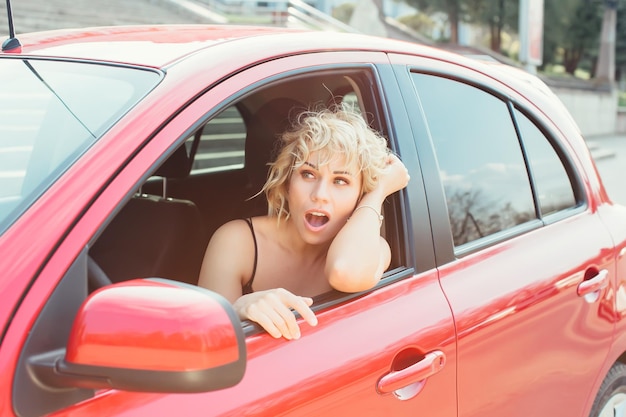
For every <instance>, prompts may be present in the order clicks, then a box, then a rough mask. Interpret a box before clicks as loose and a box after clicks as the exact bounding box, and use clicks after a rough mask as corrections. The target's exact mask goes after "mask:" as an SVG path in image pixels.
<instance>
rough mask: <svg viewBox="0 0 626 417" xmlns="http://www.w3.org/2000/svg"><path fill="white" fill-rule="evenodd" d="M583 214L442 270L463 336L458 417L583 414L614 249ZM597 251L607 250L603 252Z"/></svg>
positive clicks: (603, 334)
mask: <svg viewBox="0 0 626 417" xmlns="http://www.w3.org/2000/svg"><path fill="white" fill-rule="evenodd" d="M604 230H605V229H604V227H603V225H602V224H601V223H600V222H599V221H598V219H597V217H596V216H594V215H589V214H588V213H585V214H583V215H580V216H577V217H575V218H572V219H568V220H565V221H562V222H560V223H558V224H553V225H550V226H547V227H544V228H541V229H539V230H536V231H533V232H531V233H528V234H526V235H524V236H520V237H518V238H516V239H514V240H512V241H509V242H506V243H502V244H500V245H497V246H494V247H492V248H489V249H485V250H483V251H481V252H479V253H476V254H474V255H470V256H467V257H465V258H463V259H461V260H459V261H457V262H454V263H452V264H449V265H446V266H444V267H442V268H441V283H442V287H443V289H444V291H445V292H446V295H447V296H448V299H449V300H450V304H451V306H452V308H453V311H454V315H455V317H456V322H457V329H458V332H459V344H458V349H459V350H458V360H459V367H458V371H459V374H458V378H459V410H460V413H459V415H460V416H495V415H507V416H529V415H538V416H539V415H546V416H548V415H581V410H584V408H585V405H586V402H587V400H588V396H589V395H590V394H591V393H592V387H593V384H594V382H595V378H596V377H597V376H598V371H599V369H600V368H601V366H602V364H603V362H604V358H605V355H606V353H607V351H608V346H609V342H610V339H611V333H612V330H613V324H612V323H611V321H612V320H611V318H610V317H606V316H604V315H603V311H606V310H611V307H610V306H611V305H612V304H613V296H612V291H611V290H610V289H609V288H608V287H605V288H604V289H599V290H598V298H597V299H594V298H590V299H588V298H585V296H584V295H579V294H578V288H579V287H580V286H581V284H583V283H584V282H585V281H584V280H585V279H586V278H587V279H588V278H592V277H593V276H597V275H598V274H604V273H606V271H608V270H610V271H611V272H610V274H612V273H613V272H612V270H611V269H610V268H611V259H610V258H609V256H610V253H611V251H610V249H609V248H610V245H611V241H610V240H609V239H608V237H607V236H606V235H605V233H604ZM598 248H605V249H604V250H598Z"/></svg>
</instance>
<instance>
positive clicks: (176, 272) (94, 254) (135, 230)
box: [90, 146, 207, 285]
mask: <svg viewBox="0 0 626 417" xmlns="http://www.w3.org/2000/svg"><path fill="white" fill-rule="evenodd" d="M190 170H191V160H190V158H189V156H188V155H187V151H186V148H185V146H181V147H179V148H178V149H177V150H176V152H175V153H174V154H172V155H171V156H170V157H169V158H168V159H167V160H166V161H165V163H164V164H163V165H162V166H161V167H160V168H159V169H158V170H157V171H156V172H155V176H159V177H162V178H163V195H161V196H158V195H150V194H143V193H137V194H135V195H134V196H133V197H132V198H131V199H130V200H129V201H128V203H127V204H126V205H125V206H124V207H123V208H122V210H121V211H120V212H119V213H118V215H117V216H116V217H115V218H114V219H113V220H112V221H111V223H110V224H109V225H108V226H107V228H106V229H105V230H104V232H103V233H102V235H101V236H100V237H99V238H98V240H97V241H96V243H95V244H94V245H93V247H92V248H91V250H90V256H91V258H92V259H93V261H94V262H95V263H96V264H97V266H99V267H100V269H101V270H102V271H104V273H105V274H106V276H107V277H108V278H109V279H110V280H111V282H120V281H125V280H129V279H133V278H148V277H160V278H169V279H174V280H178V281H182V282H187V283H191V284H196V283H197V280H198V275H199V272H200V266H201V263H202V258H203V256H204V251H205V249H206V244H207V236H206V230H205V228H204V224H203V220H202V216H201V214H200V210H199V209H198V207H197V206H196V205H195V204H194V203H193V202H192V201H189V200H181V199H174V198H170V197H168V196H167V180H168V179H172V178H184V177H186V176H187V175H189V172H190ZM100 285H101V284H100Z"/></svg>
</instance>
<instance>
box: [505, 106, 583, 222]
mask: <svg viewBox="0 0 626 417" xmlns="http://www.w3.org/2000/svg"><path fill="white" fill-rule="evenodd" d="M515 118H516V120H517V123H518V126H519V129H520V133H521V136H522V141H523V143H524V149H525V150H526V155H527V158H528V161H529V165H530V169H531V173H532V176H533V182H534V184H535V191H536V193H537V199H538V201H539V207H540V210H541V215H543V216H545V215H547V214H550V213H554V212H557V211H560V210H563V209H566V208H570V207H574V206H575V205H576V198H575V196H574V191H573V189H572V184H571V182H570V178H569V176H568V175H567V171H566V169H565V167H564V166H563V163H562V162H561V159H560V158H559V155H558V154H557V153H556V152H555V150H554V148H553V147H552V145H551V144H550V142H549V141H548V139H547V138H546V137H545V136H544V134H543V133H542V132H541V130H539V129H538V128H537V126H535V125H534V124H533V123H532V122H531V121H530V120H529V119H528V118H527V117H526V116H525V115H524V114H522V113H521V112H520V111H518V110H515Z"/></svg>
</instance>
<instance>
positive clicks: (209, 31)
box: [0, 24, 453, 68]
mask: <svg viewBox="0 0 626 417" xmlns="http://www.w3.org/2000/svg"><path fill="white" fill-rule="evenodd" d="M268 37H271V38H268ZM338 37H340V38H341V39H342V41H341V42H338V41H337V39H338ZM17 38H18V39H19V41H20V43H21V45H22V46H21V48H19V49H15V50H10V51H5V52H1V53H0V56H2V55H16V56H20V57H25V56H29V57H33V56H38V57H49V58H71V59H81V60H95V61H109V62H116V63H125V64H131V65H141V66H148V67H153V68H163V67H165V66H167V65H171V64H172V63H174V62H176V61H178V60H180V59H183V58H184V57H186V56H188V55H190V54H194V53H196V52H198V51H200V50H202V49H207V48H211V47H212V46H215V45H218V44H223V43H226V42H233V43H234V44H233V49H232V51H233V53H235V51H236V45H235V44H237V43H240V44H241V43H242V41H245V43H246V44H247V45H249V43H250V42H255V43H258V48H259V49H260V50H262V51H263V52H264V53H265V54H266V55H267V56H273V55H276V56H278V55H285V54H290V53H294V52H296V51H297V52H306V51H314V50H339V49H346V50H349V49H351V50H370V51H371V50H379V51H393V50H396V51H403V50H407V49H411V48H417V49H418V50H419V49H422V48H423V51H422V53H423V54H425V55H429V56H432V55H433V53H434V54H435V55H436V54H437V53H443V54H444V55H446V54H449V55H453V54H450V53H447V52H445V51H438V50H436V49H433V48H430V47H428V46H424V45H418V44H413V43H409V42H404V41H397V40H390V39H384V38H375V37H371V36H368V35H358V34H347V33H336V32H320V31H311V30H301V29H290V28H282V27H272V26H267V27H263V26H260V27H255V26H237V25H172V24H168V25H135V26H106V27H91V28H80V29H59V30H52V31H42V32H33V33H27V34H18V35H17ZM394 45H396V46H394ZM427 50H429V51H430V52H426V51H427Z"/></svg>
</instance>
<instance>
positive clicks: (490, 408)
mask: <svg viewBox="0 0 626 417" xmlns="http://www.w3.org/2000/svg"><path fill="white" fill-rule="evenodd" d="M392 61H394V62H395V63H398V64H399V65H398V66H397V74H398V76H399V78H400V79H401V80H402V81H401V82H403V83H404V85H405V87H406V88H404V89H403V91H407V92H409V91H410V93H407V94H406V97H408V100H410V101H411V102H413V106H411V111H412V112H413V114H414V115H415V118H414V119H413V121H414V123H415V124H416V125H421V126H422V127H424V129H427V130H426V132H425V133H426V134H425V135H424V136H423V137H421V138H416V140H417V141H418V142H427V143H424V144H423V148H422V149H423V150H424V152H423V153H421V154H420V156H421V157H423V158H426V159H428V158H431V157H432V158H433V161H432V166H434V167H435V170H433V171H432V172H429V173H428V174H427V175H426V176H425V182H426V183H427V184H428V183H430V184H433V186H432V187H431V188H427V190H428V195H429V201H431V202H435V203H438V204H439V205H438V206H437V209H440V208H443V210H441V211H440V213H442V218H439V219H438V220H435V221H434V222H433V225H434V226H433V227H434V236H435V247H436V248H437V255H436V256H437V261H438V264H439V271H440V279H441V285H442V288H443V290H444V292H445V293H446V296H447V298H448V300H449V301H450V305H451V307H452V310H453V313H454V316H455V323H456V328H457V335H458V352H457V353H458V356H457V361H458V363H457V366H458V368H457V369H458V400H459V416H463V417H469V416H501V415H506V416H529V415H535V416H548V415H583V410H586V409H587V407H588V404H589V399H590V398H593V396H594V395H595V393H594V392H592V390H593V387H594V386H595V384H596V379H597V378H598V373H599V370H600V369H601V368H602V366H603V362H604V359H605V355H606V353H607V351H608V347H609V346H610V341H611V338H612V330H613V321H612V319H611V318H610V316H608V315H606V314H604V312H605V311H610V310H611V309H612V308H611V305H612V303H613V295H612V294H613V290H611V286H610V285H609V282H611V281H613V279H614V277H613V274H614V269H613V265H612V259H611V257H610V256H608V255H609V254H611V253H612V251H613V248H612V245H613V244H612V240H611V238H610V236H609V235H608V233H607V230H606V228H605V227H604V226H603V224H602V222H601V221H600V219H599V218H598V215H597V212H596V210H595V202H594V201H593V200H592V198H593V197H592V193H591V192H590V189H589V188H587V186H586V185H585V184H586V183H587V181H586V178H585V173H584V172H583V171H582V169H581V165H580V164H579V162H578V161H577V158H576V157H575V156H574V155H573V154H572V153H571V152H570V148H568V146H567V145H566V144H564V142H563V139H562V138H561V137H560V136H559V135H560V133H559V131H558V130H556V129H555V127H554V126H553V125H552V124H551V122H550V121H549V120H546V119H545V118H544V117H543V115H542V114H541V113H540V112H538V111H537V109H536V108H534V106H533V105H532V104H531V103H528V102H526V101H525V100H524V99H523V98H521V97H520V96H518V95H517V94H515V93H514V92H513V91H511V90H508V89H506V88H505V87H504V86H503V85H502V84H498V83H496V82H493V80H490V79H488V78H487V77H484V76H482V75H481V74H478V73H475V72H474V71H471V70H468V69H466V68H463V69H462V68H459V67H455V66H454V65H449V64H444V63H441V62H435V61H433V60H427V59H417V58H416V59H408V58H406V57H401V56H395V57H393V58H392ZM407 64H408V65H407ZM418 100H419V104H418ZM424 139H426V140H424ZM430 143H432V149H433V151H430V150H429V148H430V146H431V145H430ZM442 197H443V199H445V203H443V202H442ZM431 212H433V210H431ZM443 213H447V215H444V214H443Z"/></svg>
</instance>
